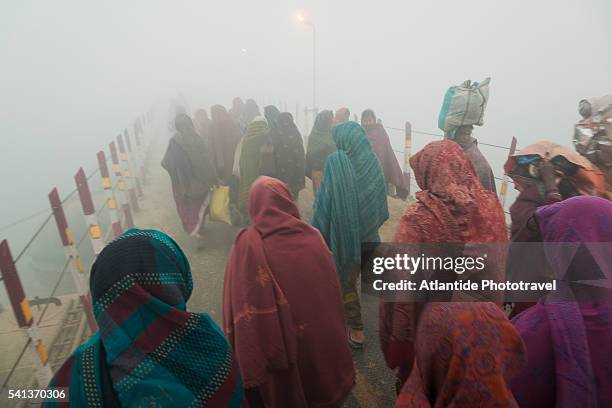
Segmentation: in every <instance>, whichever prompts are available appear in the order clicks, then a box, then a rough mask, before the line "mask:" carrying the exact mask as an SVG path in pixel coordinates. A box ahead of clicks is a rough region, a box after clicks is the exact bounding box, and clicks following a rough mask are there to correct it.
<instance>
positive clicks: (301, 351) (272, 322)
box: [223, 177, 355, 408]
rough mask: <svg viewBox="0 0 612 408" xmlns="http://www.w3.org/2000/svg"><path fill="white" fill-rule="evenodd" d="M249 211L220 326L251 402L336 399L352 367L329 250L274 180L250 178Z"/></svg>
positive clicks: (301, 403)
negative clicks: (248, 220)
mask: <svg viewBox="0 0 612 408" xmlns="http://www.w3.org/2000/svg"><path fill="white" fill-rule="evenodd" d="M249 214H250V217H251V223H252V224H251V226H250V227H248V228H245V229H243V230H242V231H241V232H240V233H239V234H238V236H237V237H236V241H235V242H234V247H233V248H232V252H231V254H230V257H229V259H228V263H227V270H226V272H225V284H224V291H223V325H224V328H225V333H226V335H227V337H228V339H229V341H230V344H231V345H232V347H233V350H234V353H235V357H236V360H237V362H238V365H239V367H240V372H241V373H242V379H243V385H244V388H245V390H246V396H247V399H248V402H249V406H250V407H251V408H252V407H260V406H266V407H333V406H338V405H340V403H341V401H342V400H343V399H344V398H345V397H346V395H347V394H348V393H349V392H350V390H351V388H352V387H353V384H354V382H355V370H354V367H353V359H352V355H351V352H350V349H349V346H348V344H347V342H346V331H345V330H346V329H345V323H344V312H343V305H342V297H341V292H340V285H339V282H338V278H337V275H336V271H335V267H334V261H333V259H332V255H331V253H330V252H329V249H327V246H326V244H325V241H324V240H323V237H322V236H321V234H320V233H319V231H317V230H316V229H314V228H313V227H311V226H310V225H308V224H306V223H305V222H303V221H302V220H301V219H300V214H299V212H298V209H297V207H296V206H295V203H294V201H293V198H292V197H291V193H289V190H288V188H287V186H286V185H285V184H283V183H282V182H281V181H279V180H277V179H273V178H270V177H260V178H259V179H257V180H256V181H255V183H253V185H252V187H251V191H250V194H249Z"/></svg>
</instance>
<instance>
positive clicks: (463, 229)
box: [379, 140, 508, 380]
mask: <svg viewBox="0 0 612 408" xmlns="http://www.w3.org/2000/svg"><path fill="white" fill-rule="evenodd" d="M410 166H411V167H412V169H413V171H414V175H415V178H416V181H417V184H418V186H419V187H420V188H421V191H419V192H417V193H416V199H417V202H416V203H414V204H413V205H411V206H410V207H408V209H407V210H406V213H405V214H404V215H403V216H402V218H401V220H400V223H399V225H398V227H397V230H396V233H395V239H394V242H398V243H402V242H403V243H419V242H422V243H479V244H486V243H491V244H501V243H506V242H507V241H508V238H507V233H506V225H505V221H504V212H503V209H502V207H501V205H500V203H499V201H498V199H497V197H496V195H495V194H494V193H491V192H489V191H486V190H485V189H484V188H483V187H482V185H481V184H480V183H479V181H478V178H477V177H476V173H475V171H474V166H473V164H472V163H471V161H470V160H469V158H468V157H467V156H466V154H465V153H464V152H463V150H462V149H461V147H460V146H459V145H458V144H457V143H455V142H453V141H450V140H442V141H439V142H432V143H429V144H428V145H427V146H425V147H424V148H423V149H422V150H421V151H419V152H418V153H417V154H415V155H413V156H412V157H411V158H410ZM497 247H499V246H495V247H494V248H497ZM491 249H493V248H491V247H490V248H488V250H489V251H490V250H491ZM488 255H489V256H490V258H489V261H488V262H487V267H486V268H485V269H484V270H483V271H480V272H478V273H479V276H480V277H482V278H489V279H493V280H500V279H501V278H503V277H504V269H503V266H504V265H505V261H504V260H503V259H501V257H502V256H503V254H498V255H499V256H500V260H499V262H491V256H494V254H492V253H490V254H488ZM500 295H501V294H500ZM496 301H499V303H500V304H501V296H500V299H497V298H496ZM416 321H417V311H416V305H415V304H414V303H400V302H381V303H380V319H379V324H380V328H379V335H380V343H381V348H382V351H383V354H384V356H385V360H386V362H387V365H388V366H389V368H391V369H396V368H399V372H398V376H399V377H400V380H405V379H406V377H407V376H408V374H409V373H410V369H411V368H412V363H413V356H414V337H415V331H416Z"/></svg>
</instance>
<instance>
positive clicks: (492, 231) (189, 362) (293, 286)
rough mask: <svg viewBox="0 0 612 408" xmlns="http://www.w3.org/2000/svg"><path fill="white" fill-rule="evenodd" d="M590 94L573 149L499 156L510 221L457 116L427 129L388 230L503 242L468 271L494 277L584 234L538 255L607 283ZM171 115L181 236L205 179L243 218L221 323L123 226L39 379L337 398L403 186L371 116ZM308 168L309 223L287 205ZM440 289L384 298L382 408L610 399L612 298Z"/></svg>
mask: <svg viewBox="0 0 612 408" xmlns="http://www.w3.org/2000/svg"><path fill="white" fill-rule="evenodd" d="M581 107H582V110H581V113H582V112H586V108H584V104H581ZM589 109H590V110H589V112H588V117H587V118H584V119H583V121H582V122H581V124H579V125H578V127H579V126H581V125H584V124H585V123H588V125H589V126H590V127H589V129H597V131H595V132H593V133H594V136H593V134H592V135H591V136H592V137H593V140H589V141H586V142H585V141H584V138H580V140H579V141H578V142H577V143H576V144H577V146H578V147H579V148H577V150H578V153H576V152H574V151H572V150H571V149H568V148H565V147H563V146H559V145H555V144H552V143H550V142H541V143H537V144H534V145H531V146H527V147H525V148H524V149H521V150H520V151H519V152H517V153H515V154H514V155H512V156H511V157H510V158H509V159H508V162H507V163H506V164H505V171H506V173H507V174H508V175H509V176H510V177H512V179H513V180H514V182H515V185H516V186H517V189H518V190H519V194H518V198H517V199H516V201H515V202H514V203H513V204H512V206H511V207H510V215H511V225H510V226H509V228H508V227H507V225H506V219H505V214H504V209H503V208H502V206H501V204H500V201H499V199H498V197H497V195H496V191H497V189H496V185H495V178H494V176H493V172H492V170H491V166H490V165H489V163H488V162H487V160H486V158H485V156H484V155H483V154H482V153H481V152H480V150H479V148H478V142H477V140H476V139H475V138H474V137H473V135H472V132H473V125H471V124H469V125H461V126H458V127H456V128H455V129H453V130H452V132H446V134H445V138H444V140H439V141H434V142H431V143H429V144H427V145H426V146H425V147H424V148H423V149H422V150H421V151H419V152H418V153H416V154H414V155H413V156H412V157H411V158H410V166H411V167H412V170H413V174H414V177H415V179H416V183H417V184H418V186H419V188H420V191H418V192H417V193H416V194H415V202H413V203H411V204H410V205H409V206H408V207H407V209H406V212H405V213H404V214H403V216H402V217H401V219H400V221H399V224H398V226H397V229H396V233H395V239H394V242H396V243H409V244H416V245H421V244H423V245H426V244H431V243H436V244H438V243H449V244H460V246H459V248H461V249H460V251H468V249H467V248H468V246H467V245H465V244H471V243H480V244H488V243H492V244H505V243H509V244H510V246H509V248H510V249H509V254H510V255H509V256H508V257H506V256H503V257H500V259H501V260H503V261H499V262H492V263H489V264H487V267H486V268H484V269H483V270H482V271H479V272H478V274H479V278H481V279H493V280H504V279H505V278H506V273H507V270H508V268H510V264H511V263H512V262H516V261H515V260H516V259H517V258H518V260H519V262H529V260H525V259H520V258H521V257H520V254H519V255H517V256H511V255H512V254H513V252H512V251H517V249H516V248H517V247H516V246H515V247H513V246H512V245H513V244H516V243H520V242H538V243H541V244H543V245H545V244H553V243H574V244H581V245H580V246H579V249H578V250H577V251H576V252H575V253H568V252H567V251H563V250H562V248H563V247H562V246H554V245H552V246H551V247H550V248H549V247H545V250H543V251H542V253H541V256H542V258H543V260H544V261H545V262H546V263H547V264H548V265H549V266H550V268H551V270H552V271H553V272H556V274H555V275H554V276H566V273H567V274H570V275H571V271H570V272H566V271H565V269H567V268H570V269H571V270H572V271H574V270H575V271H577V272H580V273H587V272H588V273H590V274H592V275H597V276H600V275H603V276H607V277H608V279H609V276H611V275H610V272H612V270H611V269H610V268H611V265H612V258H611V257H610V253H611V252H609V251H608V252H607V251H606V249H607V250H609V249H610V248H611V247H610V246H606V245H599V246H597V245H595V246H589V244H590V243H604V244H605V243H610V242H612V202H611V201H609V200H608V199H607V198H606V197H612V195H611V194H612V192H611V187H610V186H611V185H612V179H611V178H610V176H609V174H612V172H610V170H609V169H610V168H612V167H610V166H611V165H612V155H610V154H609V153H610V151H611V150H610V149H609V146H610V145H612V133H611V132H610V124H609V123H610V119H609V118H610V113H609V112H610V111H611V110H612V105H607V108H605V107H604V108H601V107H599V108H597V109H596V108H595V107H591V106H590V105H589ZM602 109H603V110H602ZM605 109H607V110H605ZM586 114H587V113H585V115H586ZM595 115H600V116H599V117H595V118H592V117H593V116H595ZM602 115H603V119H602ZM606 115H607V116H606ZM171 116H172V118H171V119H172V121H173V123H174V127H175V132H174V135H173V136H172V138H171V139H170V141H169V144H168V148H167V151H166V153H165V155H164V158H163V161H162V166H163V167H164V168H165V169H166V170H167V171H168V173H169V175H170V178H171V182H172V191H173V195H174V199H175V203H176V208H177V212H178V215H179V217H180V219H181V221H182V225H183V227H184V230H185V232H186V233H187V234H188V235H190V236H191V237H193V238H194V239H196V240H198V245H199V246H200V247H203V245H202V236H203V235H204V234H205V233H206V230H205V219H206V216H207V214H208V213H209V211H210V202H211V199H212V196H213V195H214V192H215V189H216V188H219V187H220V186H224V187H229V196H228V207H229V212H230V213H231V222H232V224H235V225H240V226H242V227H243V228H242V229H241V230H240V232H239V233H238V235H237V236H236V238H235V241H234V244H233V247H232V249H231V253H230V255H229V258H228V260H227V267H226V271H225V277H224V288H223V318H222V326H223V327H222V328H219V327H218V326H217V325H216V324H215V323H214V322H213V321H212V320H211V319H210V317H208V315H207V314H206V313H192V312H189V311H187V308H186V302H187V300H188V299H189V296H190V295H191V292H192V282H191V269H190V266H189V261H188V260H187V257H186V256H185V254H184V253H183V252H182V250H181V248H179V246H178V245H177V244H176V243H175V242H174V241H173V240H172V238H170V237H169V236H167V235H165V234H163V233H161V232H159V231H150V230H130V231H128V232H126V233H124V235H122V236H121V237H120V238H118V239H116V240H114V241H113V242H111V243H110V244H109V245H107V247H106V248H105V249H104V250H103V251H102V253H101V254H100V256H99V257H98V258H97V260H96V262H95V264H94V266H93V268H92V271H91V280H90V285H91V293H92V298H93V305H94V314H95V317H96V320H97V321H98V325H99V327H100V330H99V331H98V332H97V333H96V334H95V335H94V336H93V337H92V338H91V339H90V340H89V341H88V342H87V343H85V344H84V345H82V346H81V347H79V348H78V349H77V351H76V352H75V353H74V354H73V355H72V356H71V357H70V359H69V360H68V361H67V362H66V363H65V364H64V365H63V366H62V368H61V369H60V370H59V371H58V372H57V373H56V375H55V377H54V379H53V382H52V384H51V385H52V386H54V387H69V389H70V393H69V395H70V402H71V403H73V404H74V406H102V405H103V406H212V407H217V406H219V407H221V406H234V407H238V406H251V407H339V406H341V405H342V404H343V402H344V401H345V399H346V398H347V396H348V394H349V393H350V392H351V389H352V388H353V386H354V384H355V381H356V372H355V367H354V365H353V357H352V351H351V349H353V350H355V351H354V352H356V353H358V352H360V351H359V349H361V348H363V347H364V345H365V344H366V343H367V341H368V340H367V339H366V337H365V334H364V330H363V329H364V323H363V319H364V318H373V316H365V317H364V316H362V311H361V304H360V297H361V294H360V284H359V282H360V273H361V261H362V259H361V257H362V248H361V245H362V243H376V242H379V241H380V236H379V229H380V228H381V226H382V225H383V224H384V223H385V222H386V221H387V219H388V218H389V209H388V205H387V202H388V196H394V197H397V198H400V199H406V198H407V196H408V192H409V181H408V180H407V178H406V176H405V175H404V173H403V172H402V170H401V167H400V166H399V163H398V161H397V158H396V156H395V154H394V152H393V149H392V147H391V143H390V140H389V136H388V135H387V133H386V131H385V128H384V127H383V126H382V125H381V124H380V123H379V122H378V120H377V117H376V115H375V113H374V111H373V110H370V109H368V110H366V111H364V112H363V113H362V115H361V123H357V122H355V121H350V120H349V119H350V111H349V110H348V109H347V108H341V109H338V110H337V111H336V112H335V113H334V112H333V111H332V110H322V111H321V112H319V113H318V114H317V116H316V119H315V121H314V124H313V127H312V129H311V131H310V133H309V135H308V138H307V143H306V148H304V139H303V137H302V135H301V134H300V132H299V130H298V128H297V126H296V124H295V121H294V118H293V116H292V115H291V114H290V113H288V112H280V111H279V109H278V108H277V107H275V106H266V107H264V109H263V114H262V113H261V111H260V109H259V107H258V106H257V104H256V103H255V101H254V100H252V99H247V100H246V102H243V101H242V99H240V98H235V99H234V100H233V101H232V107H231V109H230V110H229V112H228V111H227V110H226V109H225V108H224V107H223V106H221V105H214V106H213V107H211V109H210V118H209V117H208V115H207V112H206V111H205V110H203V109H199V110H197V111H196V112H195V113H194V115H193V120H192V119H191V118H190V117H189V116H188V115H187V114H186V111H185V109H184V108H182V107H177V106H173V107H172V111H171ZM589 120H590V121H589ZM606 120H607V121H608V122H606ZM584 121H587V122H584ZM606 126H607V127H606ZM578 127H577V129H578ZM602 129H603V130H602ZM602 131H603V132H604V136H602V135H601V132H602ZM597 132H599V133H597ZM605 132H608V133H605ZM606 135H607V136H606ZM605 137H609V138H610V139H609V141H608V142H607V143H606V141H605V140H603V139H602V138H605ZM577 138H578V136H577ZM580 143H582V144H580ZM584 146H586V147H584ZM593 149H598V150H596V151H595V152H593ZM602 169H603V170H602ZM606 172H607V173H606ZM606 176H608V179H606ZM307 179H309V180H310V183H311V184H312V191H313V194H314V204H313V213H312V219H311V220H304V219H303V218H302V216H301V215H300V212H299V210H298V208H297V205H296V201H297V199H298V197H299V196H300V194H304V192H303V190H304V189H305V186H306V185H307ZM461 245H463V246H461ZM551 248H552V249H551ZM462 255H465V254H464V253H463V252H462V253H455V254H453V256H462ZM506 259H507V262H506ZM513 259H514V261H513ZM568 265H569V266H568ZM514 269H516V265H514ZM588 273H587V274H588ZM581 276H582V275H581ZM568 288H569V286H568V287H564V290H566V289H568ZM447 300H448V299H447ZM450 300H452V301H450V302H449V301H444V302H442V301H441V299H438V298H437V297H436V295H435V294H431V296H429V297H428V301H427V302H406V301H386V300H383V299H381V301H380V307H379V314H378V316H376V318H377V319H378V322H379V340H380V345H381V350H382V354H383V356H384V359H385V362H386V365H387V366H388V368H389V369H390V370H393V372H394V373H395V375H396V377H397V383H396V388H395V392H396V395H397V400H396V403H395V404H396V406H397V407H515V406H520V407H534V408H535V407H578V406H580V407H582V406H584V407H605V406H612V391H611V390H612V348H611V347H610V344H609V339H610V337H611V336H612V299H610V300H611V301H610V302H608V301H602V300H601V299H598V300H597V301H582V302H580V303H578V302H576V301H571V300H568V298H567V297H566V298H563V299H562V300H559V299H558V298H556V297H555V294H552V293H551V294H548V295H544V296H542V297H541V298H540V299H539V300H538V301H537V302H524V303H517V304H516V305H514V310H513V311H512V313H511V314H510V317H509V316H508V313H505V309H504V308H503V304H504V294H503V293H496V294H494V295H493V296H491V297H489V298H487V299H486V301H483V299H480V300H479V301H468V300H467V299H464V298H462V297H461V296H460V294H457V296H456V297H455V296H453V298H452V299H450ZM100 404H101V405H100ZM48 405H51V404H48Z"/></svg>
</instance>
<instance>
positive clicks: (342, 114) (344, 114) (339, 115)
mask: <svg viewBox="0 0 612 408" xmlns="http://www.w3.org/2000/svg"><path fill="white" fill-rule="evenodd" d="M350 118H351V111H350V110H349V109H348V108H340V109H338V110H337V111H336V116H334V124H335V125H339V124H341V123H344V122H347V121H348V120H349V119H350Z"/></svg>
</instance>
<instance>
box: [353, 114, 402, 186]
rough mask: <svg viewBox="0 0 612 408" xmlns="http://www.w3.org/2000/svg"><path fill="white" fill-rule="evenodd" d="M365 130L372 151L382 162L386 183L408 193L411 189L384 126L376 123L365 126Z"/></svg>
mask: <svg viewBox="0 0 612 408" xmlns="http://www.w3.org/2000/svg"><path fill="white" fill-rule="evenodd" d="M364 129H365V131H366V134H367V135H368V140H369V141H370V144H371V145H372V150H374V152H375V153H376V156H377V157H378V160H380V164H381V166H382V169H383V173H384V174H385V181H386V182H387V183H391V184H393V185H394V186H396V187H397V188H399V189H402V190H404V191H405V192H407V191H408V190H409V188H410V187H409V184H408V180H407V178H406V177H405V176H404V173H403V172H402V169H401V167H400V165H399V163H398V162H397V156H395V152H394V151H393V147H391V141H390V140H389V135H388V134H387V131H386V130H385V128H384V127H383V125H382V124H380V123H374V124H372V125H367V126H364Z"/></svg>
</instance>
